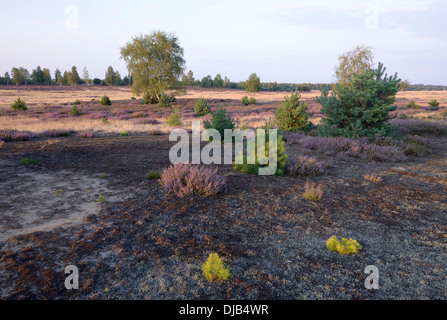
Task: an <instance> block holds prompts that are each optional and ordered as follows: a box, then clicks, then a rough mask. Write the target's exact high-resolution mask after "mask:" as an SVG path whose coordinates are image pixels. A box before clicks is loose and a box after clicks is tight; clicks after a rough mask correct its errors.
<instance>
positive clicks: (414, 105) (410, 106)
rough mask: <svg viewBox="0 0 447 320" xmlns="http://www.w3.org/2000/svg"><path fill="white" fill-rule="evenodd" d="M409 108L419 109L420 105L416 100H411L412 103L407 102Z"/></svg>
mask: <svg viewBox="0 0 447 320" xmlns="http://www.w3.org/2000/svg"><path fill="white" fill-rule="evenodd" d="M407 108H410V109H419V108H420V107H419V105H418V104H417V103H416V102H415V101H414V100H410V103H408V104H407Z"/></svg>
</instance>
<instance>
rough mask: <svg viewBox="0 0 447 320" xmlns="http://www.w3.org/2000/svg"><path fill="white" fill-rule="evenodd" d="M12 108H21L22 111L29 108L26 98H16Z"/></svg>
mask: <svg viewBox="0 0 447 320" xmlns="http://www.w3.org/2000/svg"><path fill="white" fill-rule="evenodd" d="M11 108H13V109H15V110H20V111H25V110H27V109H28V107H27V106H26V103H25V100H22V99H20V97H18V98H17V99H16V100H14V102H13V103H12V104H11Z"/></svg>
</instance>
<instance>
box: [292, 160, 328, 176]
mask: <svg viewBox="0 0 447 320" xmlns="http://www.w3.org/2000/svg"><path fill="white" fill-rule="evenodd" d="M326 168H327V165H326V164H325V163H324V162H321V161H318V160H317V159H315V158H312V157H308V156H303V155H301V156H299V157H298V159H293V160H290V165H289V166H288V167H287V172H288V173H290V174H296V175H311V176H315V175H319V174H322V173H324V172H325V170H326Z"/></svg>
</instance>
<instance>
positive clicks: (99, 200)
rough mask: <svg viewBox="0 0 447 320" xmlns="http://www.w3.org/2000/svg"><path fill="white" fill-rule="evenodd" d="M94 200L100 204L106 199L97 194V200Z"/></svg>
mask: <svg viewBox="0 0 447 320" xmlns="http://www.w3.org/2000/svg"><path fill="white" fill-rule="evenodd" d="M96 201H97V202H98V203H100V204H102V203H104V202H106V201H107V198H106V197H104V196H102V195H99V196H98V200H96Z"/></svg>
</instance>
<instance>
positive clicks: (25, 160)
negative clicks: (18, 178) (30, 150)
mask: <svg viewBox="0 0 447 320" xmlns="http://www.w3.org/2000/svg"><path fill="white" fill-rule="evenodd" d="M35 163H36V160H34V159H33V158H29V159H28V158H22V159H20V164H21V165H22V166H27V165H29V164H35Z"/></svg>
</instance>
